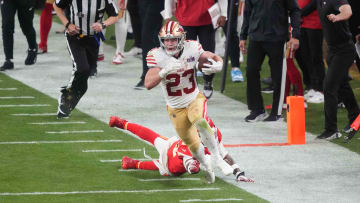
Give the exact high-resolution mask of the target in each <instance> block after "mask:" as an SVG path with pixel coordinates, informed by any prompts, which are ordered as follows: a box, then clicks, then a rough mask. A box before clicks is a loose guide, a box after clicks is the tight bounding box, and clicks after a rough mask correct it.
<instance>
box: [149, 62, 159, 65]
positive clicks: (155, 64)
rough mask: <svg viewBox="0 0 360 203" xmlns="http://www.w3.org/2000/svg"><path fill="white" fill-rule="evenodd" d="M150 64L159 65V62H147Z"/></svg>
mask: <svg viewBox="0 0 360 203" xmlns="http://www.w3.org/2000/svg"><path fill="white" fill-rule="evenodd" d="M147 63H148V64H154V65H157V63H155V62H147Z"/></svg>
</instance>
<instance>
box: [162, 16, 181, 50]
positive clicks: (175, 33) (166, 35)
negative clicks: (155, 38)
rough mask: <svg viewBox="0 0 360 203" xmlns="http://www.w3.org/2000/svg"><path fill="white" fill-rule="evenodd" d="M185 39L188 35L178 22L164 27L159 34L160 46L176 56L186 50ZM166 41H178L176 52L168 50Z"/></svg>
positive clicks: (169, 23)
mask: <svg viewBox="0 0 360 203" xmlns="http://www.w3.org/2000/svg"><path fill="white" fill-rule="evenodd" d="M185 37H186V33H185V31H184V29H183V27H182V26H181V25H180V24H179V23H178V22H175V21H169V22H168V23H166V24H165V25H163V26H162V28H161V29H160V32H159V40H160V45H161V47H162V48H163V49H164V50H165V52H166V53H167V54H169V55H175V54H177V53H179V52H180V51H181V50H182V49H183V48H184V41H185ZM165 39H178V44H177V46H176V50H174V51H169V50H167V49H166V47H165V44H164V40H165Z"/></svg>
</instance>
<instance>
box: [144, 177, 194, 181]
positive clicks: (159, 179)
mask: <svg viewBox="0 0 360 203" xmlns="http://www.w3.org/2000/svg"><path fill="white" fill-rule="evenodd" d="M171 180H181V181H184V180H196V181H197V180H200V178H157V179H138V181H142V182H154V181H171Z"/></svg>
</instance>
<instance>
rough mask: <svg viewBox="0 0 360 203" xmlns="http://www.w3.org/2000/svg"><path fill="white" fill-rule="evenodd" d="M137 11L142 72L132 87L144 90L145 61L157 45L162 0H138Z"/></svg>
mask: <svg viewBox="0 0 360 203" xmlns="http://www.w3.org/2000/svg"><path fill="white" fill-rule="evenodd" d="M138 3H139V9H140V10H139V13H140V19H141V25H142V26H141V48H142V59H143V72H142V74H141V77H140V81H139V82H138V83H137V84H136V86H135V87H134V88H135V89H137V90H144V89H145V86H144V80H145V76H146V73H147V72H148V70H149V67H148V66H147V63H146V56H147V54H148V52H149V51H150V50H151V49H153V48H155V47H158V46H159V39H158V32H159V30H160V28H161V26H162V21H163V18H162V16H161V14H160V12H161V11H162V10H164V0H139V1H138Z"/></svg>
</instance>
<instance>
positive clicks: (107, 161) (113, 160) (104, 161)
mask: <svg viewBox="0 0 360 203" xmlns="http://www.w3.org/2000/svg"><path fill="white" fill-rule="evenodd" d="M132 159H134V160H139V161H151V160H149V159H143V158H141V159H138V158H132ZM100 162H102V163H111V162H122V160H121V159H102V160H100Z"/></svg>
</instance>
